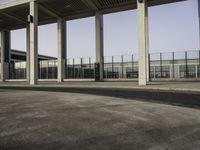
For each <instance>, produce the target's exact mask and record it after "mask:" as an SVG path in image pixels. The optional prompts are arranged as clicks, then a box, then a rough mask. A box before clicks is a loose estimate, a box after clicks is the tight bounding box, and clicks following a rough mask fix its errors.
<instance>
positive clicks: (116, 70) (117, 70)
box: [112, 56, 123, 79]
mask: <svg viewBox="0 0 200 150" xmlns="http://www.w3.org/2000/svg"><path fill="white" fill-rule="evenodd" d="M112 78H114V79H117V78H123V56H113V74H112Z"/></svg>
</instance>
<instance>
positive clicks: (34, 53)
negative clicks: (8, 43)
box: [28, 0, 38, 85]
mask: <svg viewBox="0 0 200 150" xmlns="http://www.w3.org/2000/svg"><path fill="white" fill-rule="evenodd" d="M29 4H30V16H31V18H32V19H31V20H30V22H29V31H30V32H29V38H28V39H29V44H30V84H31V85H35V84H37V82H38V4H37V2H35V1H34V0H32V1H30V3H29Z"/></svg>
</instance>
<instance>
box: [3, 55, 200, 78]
mask: <svg viewBox="0 0 200 150" xmlns="http://www.w3.org/2000/svg"><path fill="white" fill-rule="evenodd" d="M94 63H95V59H94V58H80V59H67V60H66V63H65V79H94V77H95V75H94V73H95V66H94ZM57 65H58V62H57V60H45V61H39V62H38V78H39V79H57V68H58V67H57ZM149 65H150V66H149V73H150V79H152V80H153V79H161V80H162V79H172V80H173V79H197V78H200V51H186V52H170V53H152V54H149ZM6 68H7V69H6V70H8V71H7V72H8V75H7V79H26V62H25V61H22V62H11V63H6ZM0 74H1V71H0ZM137 78H138V55H122V56H109V57H108V56H105V57H104V79H137Z"/></svg>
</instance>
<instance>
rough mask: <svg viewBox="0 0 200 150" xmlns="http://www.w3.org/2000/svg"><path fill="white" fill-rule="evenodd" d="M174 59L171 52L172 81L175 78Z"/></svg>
mask: <svg viewBox="0 0 200 150" xmlns="http://www.w3.org/2000/svg"><path fill="white" fill-rule="evenodd" d="M174 63H175V58H174V52H172V67H173V68H172V71H173V74H172V75H173V79H174V78H175V64H174Z"/></svg>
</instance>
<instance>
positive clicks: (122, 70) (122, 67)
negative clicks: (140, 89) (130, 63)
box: [121, 55, 124, 79]
mask: <svg viewBox="0 0 200 150" xmlns="http://www.w3.org/2000/svg"><path fill="white" fill-rule="evenodd" d="M121 57H122V79H123V78H124V56H123V55H122V56H121Z"/></svg>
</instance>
